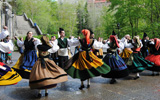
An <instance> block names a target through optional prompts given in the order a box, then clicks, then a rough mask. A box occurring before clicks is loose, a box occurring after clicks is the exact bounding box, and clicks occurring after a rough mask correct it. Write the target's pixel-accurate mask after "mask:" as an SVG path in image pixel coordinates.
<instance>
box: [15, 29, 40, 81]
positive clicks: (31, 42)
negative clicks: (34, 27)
mask: <svg viewBox="0 0 160 100" xmlns="http://www.w3.org/2000/svg"><path fill="white" fill-rule="evenodd" d="M16 39H17V45H18V46H19V47H22V46H24V47H25V50H24V55H23V54H22V55H21V56H20V58H19V59H18V61H17V63H16V64H15V65H14V66H13V68H14V69H15V70H16V71H17V72H18V73H19V74H20V75H21V76H22V77H23V78H26V79H29V75H30V72H31V69H32V67H33V65H34V64H35V62H36V61H37V59H38V58H37V53H36V52H37V51H36V46H37V45H38V44H40V40H39V39H36V38H33V33H32V32H30V31H29V32H28V33H27V37H26V39H25V41H20V40H19V39H18V38H16Z"/></svg>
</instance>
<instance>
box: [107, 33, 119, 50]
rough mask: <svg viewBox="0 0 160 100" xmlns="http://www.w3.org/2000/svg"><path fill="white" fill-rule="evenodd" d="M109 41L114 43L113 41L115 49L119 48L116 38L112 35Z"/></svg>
mask: <svg viewBox="0 0 160 100" xmlns="http://www.w3.org/2000/svg"><path fill="white" fill-rule="evenodd" d="M109 39H110V41H111V42H114V41H115V43H116V45H117V47H118V48H119V43H118V41H117V38H116V37H115V36H114V35H111V36H110V37H109Z"/></svg>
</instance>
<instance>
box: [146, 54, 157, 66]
mask: <svg viewBox="0 0 160 100" xmlns="http://www.w3.org/2000/svg"><path fill="white" fill-rule="evenodd" d="M145 59H146V60H149V61H151V62H153V63H154V66H160V55H154V54H149V55H148V56H147V57H146V58H145Z"/></svg>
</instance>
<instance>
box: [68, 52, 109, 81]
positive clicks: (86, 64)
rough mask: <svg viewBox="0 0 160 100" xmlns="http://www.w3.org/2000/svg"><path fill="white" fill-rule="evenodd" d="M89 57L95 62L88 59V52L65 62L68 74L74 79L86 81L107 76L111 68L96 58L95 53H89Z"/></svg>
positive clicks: (78, 54) (79, 53)
mask: <svg viewBox="0 0 160 100" xmlns="http://www.w3.org/2000/svg"><path fill="white" fill-rule="evenodd" d="M89 56H90V58H91V59H92V60H93V61H92V62H90V61H88V60H87V59H86V51H80V52H78V53H77V54H75V55H74V56H73V57H72V58H71V59H69V60H68V61H67V62H65V71H66V72H67V74H69V75H70V76H71V77H72V78H78V79H81V80H82V81H84V80H86V79H89V78H92V77H95V76H100V75H101V74H107V73H108V72H109V71H110V67H109V66H108V65H107V64H105V63H104V62H103V61H102V60H101V59H99V58H98V57H97V56H95V55H94V54H93V52H89Z"/></svg>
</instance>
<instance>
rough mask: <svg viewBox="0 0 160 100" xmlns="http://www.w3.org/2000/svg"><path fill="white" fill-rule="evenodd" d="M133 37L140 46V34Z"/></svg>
mask: <svg viewBox="0 0 160 100" xmlns="http://www.w3.org/2000/svg"><path fill="white" fill-rule="evenodd" d="M133 39H135V40H136V42H137V43H138V47H140V45H141V43H140V40H139V36H134V37H133Z"/></svg>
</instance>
